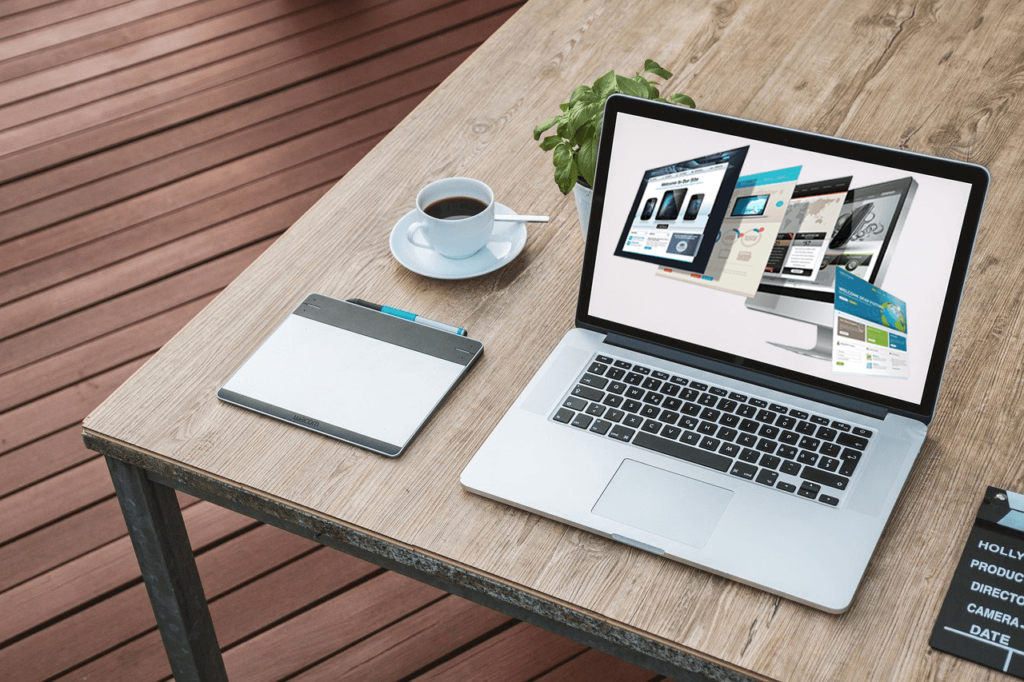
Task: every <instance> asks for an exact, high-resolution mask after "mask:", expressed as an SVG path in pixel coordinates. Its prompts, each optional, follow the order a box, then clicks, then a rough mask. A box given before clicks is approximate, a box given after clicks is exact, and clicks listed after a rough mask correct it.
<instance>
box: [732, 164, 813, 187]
mask: <svg viewBox="0 0 1024 682" xmlns="http://www.w3.org/2000/svg"><path fill="white" fill-rule="evenodd" d="M801 168H803V166H793V167H792V168H782V169H780V170H774V171H768V172H766V173H755V174H754V175H744V176H743V177H742V178H740V179H739V180H737V181H736V189H743V188H744V187H757V186H758V185H773V184H775V183H778V182H796V181H797V179H798V178H799V177H800V169H801Z"/></svg>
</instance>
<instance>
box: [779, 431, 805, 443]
mask: <svg viewBox="0 0 1024 682" xmlns="http://www.w3.org/2000/svg"><path fill="white" fill-rule="evenodd" d="M799 440H800V434H799V433H797V432H796V431H783V432H782V433H780V434H779V441H780V442H782V443H785V444H786V445H796V443H797V441H799Z"/></svg>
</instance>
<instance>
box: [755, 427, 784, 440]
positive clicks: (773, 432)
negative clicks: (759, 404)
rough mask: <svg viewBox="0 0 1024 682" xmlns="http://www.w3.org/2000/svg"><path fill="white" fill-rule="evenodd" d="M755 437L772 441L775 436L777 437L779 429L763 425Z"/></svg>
mask: <svg viewBox="0 0 1024 682" xmlns="http://www.w3.org/2000/svg"><path fill="white" fill-rule="evenodd" d="M757 435H759V436H764V437H765V438H772V439H774V438H775V437H776V436H778V435H779V427H777V426H769V425H768V424H764V425H763V426H762V427H761V428H759V429H758V430H757Z"/></svg>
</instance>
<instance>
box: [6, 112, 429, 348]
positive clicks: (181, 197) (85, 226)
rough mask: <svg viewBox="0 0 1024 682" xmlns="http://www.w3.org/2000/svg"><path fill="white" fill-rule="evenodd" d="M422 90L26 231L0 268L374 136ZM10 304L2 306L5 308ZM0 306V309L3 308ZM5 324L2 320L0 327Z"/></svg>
mask: <svg viewBox="0 0 1024 682" xmlns="http://www.w3.org/2000/svg"><path fill="white" fill-rule="evenodd" d="M426 94H427V93H426V92H417V93H413V94H411V95H408V96H406V97H403V98H402V99H399V100H397V101H395V102H392V103H390V104H388V105H386V106H384V107H381V108H380V109H378V110H376V111H375V112H369V113H364V114H361V115H358V116H355V117H353V118H350V119H348V120H345V121H339V122H337V123H333V124H331V125H329V126H327V127H325V128H321V129H319V130H316V131H314V132H311V133H309V134H306V135H302V136H300V137H298V138H295V139H292V140H289V141H287V142H284V143H282V144H279V145H276V146H274V147H271V148H269V149H264V150H261V151H258V152H255V153H253V154H250V155H248V156H246V157H244V158H241V159H236V160H234V161H231V162H229V163H225V164H223V165H221V166H217V167H215V168H211V169H209V170H206V171H203V172H201V173H197V174H195V175H192V176H189V177H186V178H183V179H181V180H179V181H177V182H174V183H172V184H169V185H166V186H163V187H159V188H158V189H155V190H153V191H150V192H146V193H145V194H142V195H139V196H136V197H133V198H131V199H129V200H127V201H122V202H120V203H118V204H115V205H113V206H109V207H107V208H104V209H101V210H97V211H93V212H92V213H88V214H86V215H84V216H80V217H78V218H75V219H73V220H69V221H67V222H64V223H61V224H59V225H57V226H55V227H52V228H50V229H49V230H45V231H44V233H43V234H45V235H46V238H45V240H40V239H33V238H31V235H29V236H28V237H23V238H21V239H18V240H15V241H12V242H8V243H7V244H4V248H3V250H2V251H3V254H2V255H0V268H3V269H4V270H7V269H11V268H13V267H18V266H21V265H24V264H26V263H28V262H31V261H32V260H37V259H38V258H43V257H45V256H47V255H48V253H46V252H44V251H42V248H41V247H42V245H43V244H44V243H55V242H56V243H59V244H60V245H62V246H63V247H64V248H65V249H67V248H70V247H72V246H76V245H78V244H82V243H85V242H87V241H91V240H93V239H96V238H98V237H101V236H104V235H106V234H110V233H113V232H116V231H118V230H121V229H124V228H127V227H130V226H132V225H137V224H139V223H141V222H144V221H147V220H152V219H153V218H156V217H158V216H161V215H164V214H168V213H172V212H174V211H176V210H177V209H178V208H179V207H180V206H182V205H188V204H191V203H194V202H199V201H203V200H204V199H209V198H211V197H214V196H216V195H218V194H220V193H222V192H224V191H226V190H228V189H231V188H235V187H240V186H242V185H245V184H247V183H249V182H253V181H255V180H258V179H259V178H262V177H264V176H266V175H270V174H273V173H274V172H277V171H279V170H281V169H283V168H289V167H293V166H296V165H299V164H300V163H305V162H307V161H309V160H312V159H315V158H317V157H319V156H323V155H324V154H328V153H330V152H332V151H336V150H340V149H343V148H346V147H351V146H353V145H356V144H358V143H360V142H364V141H366V140H368V139H371V138H376V137H378V136H380V135H382V134H384V133H386V132H387V131H388V130H390V129H391V128H392V127H394V126H395V125H396V124H397V123H398V122H399V121H401V119H402V116H403V115H405V114H406V113H408V112H409V111H411V110H412V108H413V107H415V105H416V104H418V103H419V102H420V101H421V100H422V99H423V97H424V96H426ZM30 229H31V225H12V226H10V227H5V226H2V225H0V231H4V232H8V230H9V232H8V234H12V235H13V234H14V233H15V232H16V231H17V232H19V233H20V231H22V230H30ZM10 307H11V306H8V308H10ZM5 312H6V311H5ZM5 328H6V329H11V328H12V327H10V326H8V323H7V322H6V320H5V321H3V322H0V329H5Z"/></svg>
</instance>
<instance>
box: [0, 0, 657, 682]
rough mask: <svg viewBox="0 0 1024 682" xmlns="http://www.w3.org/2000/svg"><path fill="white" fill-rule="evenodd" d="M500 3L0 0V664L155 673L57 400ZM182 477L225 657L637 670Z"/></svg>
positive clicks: (469, 40)
mask: <svg viewBox="0 0 1024 682" xmlns="http://www.w3.org/2000/svg"><path fill="white" fill-rule="evenodd" d="M518 5H519V2H518V1H517V0H472V1H469V0H464V1H461V2H458V1H456V2H452V1H450V0H359V1H357V2H355V1H354V2H344V1H341V0H337V1H334V2H323V1H321V0H58V1H55V2H54V1H50V0H3V2H0V679H3V680H43V679H55V678H61V679H68V678H75V679H90V680H116V679H125V680H149V679H153V680H156V679H163V678H166V677H167V676H168V675H169V668H168V665H167V662H166V658H165V656H164V653H163V649H162V646H161V643H160V639H159V636H158V634H157V632H156V631H155V622H154V620H153V615H152V612H151V610H150V606H149V602H148V599H147V596H146V593H145V589H144V586H143V585H142V584H141V582H140V577H139V572H138V567H137V564H136V562H135V558H134V555H133V553H132V549H131V546H130V544H129V542H128V540H127V538H126V536H125V527H124V521H123V519H122V517H121V514H120V511H119V509H118V507H117V502H116V499H114V493H113V489H112V488H111V484H110V480H109V477H108V474H107V471H106V467H105V464H104V462H103V461H102V460H101V459H99V458H97V457H96V456H95V455H94V453H92V452H90V451H88V450H86V449H85V448H84V447H83V445H82V442H81V436H80V425H79V423H80V422H81V420H82V418H83V417H84V416H85V415H86V414H87V413H88V412H89V411H90V410H91V409H92V408H93V407H94V406H96V405H97V404H98V403H99V402H100V401H101V400H102V399H103V398H104V397H105V396H106V395H107V394H108V393H110V392H111V391H112V390H113V389H114V388H116V387H117V386H118V385H119V384H120V383H121V382H122V381H123V380H124V379H125V378H127V377H128V376H129V375H130V374H131V373H132V371H134V370H135V369H136V368H137V367H138V366H139V365H140V364H141V363H142V362H143V361H144V360H145V359H146V358H147V357H148V356H149V355H150V354H152V353H153V352H154V351H156V350H157V349H158V348H159V347H160V345H161V344H162V343H164V341H166V340H167V339H168V338H170V336H171V335H172V334H174V332H175V331H176V330H177V329H179V328H180V327H181V326H182V325H184V324H185V322H186V321H188V320H189V319H190V318H191V317H192V316H193V315H195V314H196V313H197V312H198V311H199V310H200V309H201V308H202V307H203V306H204V305H205V304H206V303H207V302H208V301H210V299H211V298H212V297H213V296H214V295H216V293H217V292H218V291H219V290H220V289H221V288H222V287H224V286H225V285H226V284H228V283H229V282H230V281H231V280H232V279H233V278H234V277H235V276H236V275H237V274H238V273H239V272H241V270H242V269H243V268H244V267H245V266H246V265H247V264H248V263H250V262H251V261H252V260H253V259H254V258H255V257H256V256H257V255H258V254H259V253H261V252H262V251H263V250H264V249H265V248H267V246H268V245H269V244H270V243H271V242H272V241H273V240H274V239H275V237H276V236H277V235H278V234H280V233H281V232H282V231H283V230H284V229H285V228H287V227H288V226H289V225H290V224H291V223H292V222H293V221H294V220H295V219H296V218H298V217H299V216H300V215H301V214H302V213H303V212H304V211H305V210H306V209H307V208H308V207H309V206H311V205H312V203H313V202H314V201H315V200H316V199H317V198H318V197H319V196H320V195H321V194H322V193H323V192H324V191H325V190H326V189H327V188H328V187H329V186H330V185H331V184H332V183H334V182H335V181H336V180H337V179H338V178H339V177H341V176H342V175H344V173H345V172H346V171H347V170H348V169H349V168H351V167H352V166H353V164H355V163H356V162H357V161H358V160H359V159H360V158H361V157H362V155H363V154H365V153H366V152H367V151H368V150H369V149H371V148H372V147H373V145H374V144H376V142H377V141H378V140H380V139H381V138H382V137H383V136H384V135H385V134H386V133H387V132H388V131H389V130H390V129H391V128H392V127H393V126H394V125H395V124H397V123H398V122H399V121H400V120H401V119H402V118H403V117H404V116H405V115H406V114H407V113H408V112H409V111H411V110H412V108H413V107H415V106H416V104H417V103H418V102H419V101H420V100H421V99H422V98H423V97H425V96H426V95H427V94H428V93H429V92H430V90H431V89H432V88H433V87H435V86H436V85H437V84H438V83H440V82H441V80H443V79H444V78H445V77H446V76H447V74H449V73H450V72H451V71H452V70H453V69H454V68H455V67H456V66H457V65H458V64H459V63H460V62H461V61H462V60H463V59H465V58H466V56H468V55H469V54H470V53H471V52H472V51H473V49H474V48H475V47H476V46H477V45H479V44H480V43H481V42H482V41H484V40H485V39H486V38H487V37H488V36H489V35H490V34H491V33H492V32H493V31H494V30H495V29H496V28H497V27H499V26H500V25H501V24H502V22H504V21H505V20H506V19H507V18H508V17H509V16H511V14H512V13H513V12H515V10H516V8H517V7H518ZM181 501H182V506H183V508H184V516H185V520H186V524H187V526H188V529H189V533H190V536H191V539H192V544H193V547H194V548H195V551H196V554H197V561H198V564H199V569H200V573H201V574H202V578H203V582H204V585H205V587H206V590H207V596H208V598H209V599H210V603H211V610H212V613H213V618H214V622H215V625H216V628H217V632H218V635H219V638H220V642H221V645H222V646H223V649H224V655H225V660H226V664H227V668H228V671H229V673H230V674H231V676H232V678H233V679H239V680H257V679H285V678H297V679H303V680H309V679H330V680H340V679H358V680H368V679H401V678H411V677H420V676H421V677H425V678H445V679H459V680H463V679H474V678H475V679H484V678H486V679H498V680H525V679H538V678H539V679H545V680H576V679H587V680H592V679H598V680H600V679H615V680H649V679H652V678H653V677H654V676H653V675H652V674H651V673H649V672H647V671H644V670H641V669H638V668H635V667H633V666H630V665H627V664H624V663H622V662H620V661H617V660H615V659H613V658H611V657H608V656H606V655H604V654H600V653H598V652H595V651H592V650H587V649H585V648H583V647H581V646H579V645H577V644H574V643H572V642H570V641H568V640H565V639H562V638H560V637H557V636H554V635H551V634H549V633H547V632H545V631H543V630H540V629H537V628H535V627H532V626H527V625H524V624H522V623H518V622H516V621H514V620H510V619H508V618H506V617H504V616H501V615H500V614H497V613H495V612H492V611H489V610H487V609H484V608H481V607H479V606H475V605H473V604H470V603H468V602H465V601H463V600H461V599H458V598H456V597H452V596H447V595H445V594H444V593H441V592H438V591H437V590H435V589H433V588H430V587H426V586H424V585H421V584H419V583H417V582H415V581H412V580H409V579H406V578H403V577H401V576H398V575H396V574H394V573H389V572H386V571H383V570H380V569H378V568H376V567H375V566H372V565H369V564H366V563H363V562H361V561H359V560H356V559H353V558H350V557H348V556H346V555H343V554H340V553H337V552H333V551H330V550H326V549H324V548H321V547H319V546H316V545H313V544H311V543H309V542H307V541H305V540H301V539H298V538H296V537H293V536H290V535H288V534H287V533H284V532H282V531H279V530H277V529H274V528H271V527H268V526H264V525H261V524H258V523H255V522H253V521H252V520H250V519H248V518H245V517H242V516H238V515H236V514H233V513H231V512H227V511H225V510H223V509H220V508H217V507H215V506H212V505H209V504H207V503H204V502H198V501H197V500H194V499H191V498H188V497H187V496H181Z"/></svg>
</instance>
